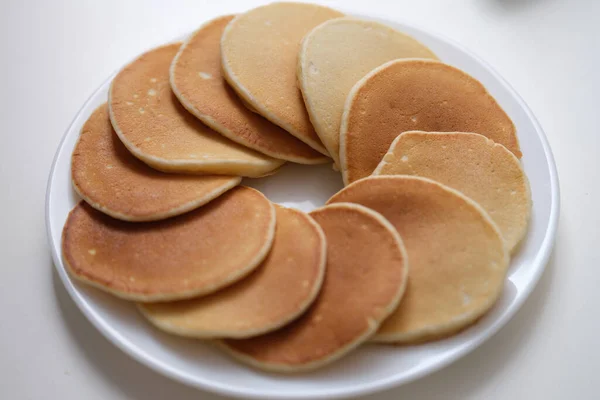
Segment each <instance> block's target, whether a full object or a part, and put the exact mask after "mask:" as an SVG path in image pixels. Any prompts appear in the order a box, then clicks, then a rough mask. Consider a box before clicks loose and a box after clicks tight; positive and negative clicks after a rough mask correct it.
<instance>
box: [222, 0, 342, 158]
mask: <svg viewBox="0 0 600 400" xmlns="http://www.w3.org/2000/svg"><path fill="white" fill-rule="evenodd" d="M341 16H343V14H342V13H340V12H338V11H335V10H332V9H330V8H327V7H322V6H318V5H315V4H301V3H272V4H269V5H266V6H262V7H258V8H255V9H253V10H250V11H248V12H246V13H245V14H241V15H239V16H237V17H236V18H235V19H233V21H231V22H230V23H229V25H227V27H226V28H225V31H224V32H223V36H222V38H221V61H222V68H223V75H224V76H225V79H227V82H229V84H230V85H231V87H233V89H234V90H235V91H236V92H237V94H238V95H239V96H240V97H241V98H242V99H243V100H244V101H245V102H246V103H248V104H249V105H250V107H251V109H253V110H254V111H256V112H257V113H259V114H260V115H262V116H263V117H265V118H267V119H268V120H270V121H271V122H273V123H274V124H276V125H279V126H280V127H282V128H283V129H285V130H286V131H288V132H289V133H291V134H292V135H294V136H295V137H297V138H298V139H300V140H301V141H303V142H304V143H306V144H308V145H309V146H310V147H312V148H313V149H315V150H317V151H319V152H321V153H323V154H326V155H327V154H328V153H327V150H326V149H325V147H324V146H323V144H322V143H321V141H320V140H319V137H318V136H317V134H316V133H315V130H314V128H313V126H312V125H311V123H310V119H309V117H308V114H307V112H306V109H305V108H304V101H303V100H302V94H301V93H300V89H298V87H297V85H296V64H297V58H298V49H299V48H300V42H301V41H302V38H303V37H304V36H305V35H306V34H307V33H308V32H310V31H311V30H312V29H313V28H314V27H315V26H317V25H319V24H321V23H322V22H325V21H327V20H329V19H332V18H337V17H341Z"/></svg>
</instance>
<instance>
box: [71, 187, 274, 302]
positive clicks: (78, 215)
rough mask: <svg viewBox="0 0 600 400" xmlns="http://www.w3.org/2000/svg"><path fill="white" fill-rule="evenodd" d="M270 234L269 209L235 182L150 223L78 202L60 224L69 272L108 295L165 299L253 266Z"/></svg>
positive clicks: (211, 287)
mask: <svg viewBox="0 0 600 400" xmlns="http://www.w3.org/2000/svg"><path fill="white" fill-rule="evenodd" d="M274 234H275V208H274V207H273V205H272V204H271V202H270V201H269V200H268V199H267V198H266V197H265V196H263V195H262V194H261V193H260V192H258V191H257V190H254V189H250V188H248V187H245V186H238V187H236V188H234V189H232V190H230V191H228V192H227V193H225V194H223V195H221V196H219V197H218V198H217V199H215V200H213V201H211V202H210V203H208V204H207V205H205V206H204V207H201V208H199V209H197V210H194V211H191V212H189V213H187V214H184V215H180V216H177V217H173V218H170V219H167V220H164V221H157V222H138V223H132V222H124V221H120V220H117V219H113V218H111V217H109V216H107V215H105V214H103V213H101V212H99V211H97V210H95V209H93V208H92V207H90V206H89V205H88V204H87V203H85V202H80V203H79V204H78V205H77V206H76V207H75V208H74V209H73V210H72V211H71V213H70V214H69V217H68V218H67V222H66V223H65V227H64V228H63V242H62V249H63V258H64V260H65V265H66V266H67V269H68V271H69V272H70V273H71V274H72V275H73V276H74V277H76V278H78V279H80V280H82V281H83V282H86V283H88V284H91V285H93V286H96V287H98V288H100V289H102V290H104V291H107V292H110V293H112V294H114V295H115V296H118V297H122V298H124V299H127V300H136V301H169V300H179V299H186V298H190V297H194V296H198V295H201V294H208V293H211V292H214V291H215V290H218V289H220V288H222V287H225V286H227V285H230V284H232V283H234V282H236V281H238V280H240V279H241V278H243V277H245V276H246V275H247V274H249V273H250V272H251V271H253V270H254V269H255V268H256V267H258V266H259V264H260V263H261V262H262V261H263V260H264V259H265V257H266V256H267V253H268V252H269V250H270V248H271V245H272V243H273V237H274Z"/></svg>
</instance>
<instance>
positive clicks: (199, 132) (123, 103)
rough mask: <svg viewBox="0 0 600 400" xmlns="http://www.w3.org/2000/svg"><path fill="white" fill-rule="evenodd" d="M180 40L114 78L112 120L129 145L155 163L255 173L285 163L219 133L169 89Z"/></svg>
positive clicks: (140, 59)
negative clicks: (172, 64)
mask: <svg viewBox="0 0 600 400" xmlns="http://www.w3.org/2000/svg"><path fill="white" fill-rule="evenodd" d="M179 47H180V43H175V44H169V45H166V46H163V47H159V48H156V49H153V50H150V51H148V52H147V53H144V54H142V55H141V56H140V57H138V58H137V59H136V60H135V61H133V62H132V63H131V64H129V65H127V66H126V67H125V68H123V69H122V70H121V72H119V73H118V74H117V76H116V77H115V78H114V79H113V82H112V84H111V87H110V93H109V96H108V97H109V102H108V104H109V108H110V119H111V121H112V125H113V127H114V128H115V131H116V132H117V134H118V135H119V138H120V139H121V141H122V142H123V144H124V145H125V146H126V147H127V149H128V150H129V151H130V152H131V153H132V154H133V155H134V156H136V157H137V158H139V159H140V160H142V161H144V162H145V163H146V164H148V165H150V166H151V167H153V168H155V169H158V170H161V171H166V172H188V173H205V174H221V175H240V176H249V177H257V176H261V175H264V174H266V173H268V172H270V171H272V170H274V169H276V168H278V167H279V166H280V165H281V164H282V163H283V161H282V160H276V159H274V158H271V157H267V156H265V155H264V154H261V153H258V152H255V151H254V150H250V149H248V148H246V147H243V146H240V145H239V144H237V143H234V142H232V141H231V140H229V139H227V138H225V137H223V136H222V135H219V134H218V133H217V132H215V131H213V130H212V129H210V128H209V127H207V126H206V125H204V124H202V123H201V122H200V121H198V119H197V118H196V117H194V116H193V115H192V114H190V113H189V112H187V111H186V109H185V108H184V107H183V106H182V105H181V104H180V103H179V101H178V100H177V97H175V95H174V94H173V92H172V91H171V87H170V85H169V68H170V65H171V61H173V57H175V54H177V51H178V50H179Z"/></svg>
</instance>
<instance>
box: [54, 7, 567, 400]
mask: <svg viewBox="0 0 600 400" xmlns="http://www.w3.org/2000/svg"><path fill="white" fill-rule="evenodd" d="M348 14H349V15H354V16H357V17H359V18H364V19H371V20H376V21H378V22H381V23H384V24H387V25H391V26H393V25H402V26H405V27H408V28H409V29H413V30H415V31H420V32H423V33H424V34H426V35H429V36H431V37H433V38H435V39H436V40H439V41H441V42H445V43H446V44H449V45H451V46H452V47H455V48H456V49H458V50H460V51H461V52H463V53H465V54H466V55H468V56H470V57H471V58H472V59H473V60H475V61H476V62H477V63H479V64H480V65H481V66H482V67H484V68H485V69H486V70H487V72H489V73H490V74H491V75H492V76H493V77H494V78H495V79H496V80H497V81H498V83H500V84H501V85H502V86H504V88H505V89H506V90H507V91H508V92H509V94H510V95H511V96H512V97H513V99H514V100H515V101H516V102H517V103H518V105H519V106H520V107H521V109H522V110H523V111H524V113H525V115H526V116H527V118H528V119H529V120H530V121H531V123H532V125H533V127H534V129H535V131H536V134H537V136H538V137H539V139H540V142H541V144H542V148H543V151H544V154H545V156H546V159H547V167H548V172H549V177H550V192H551V205H550V215H549V221H548V228H547V229H546V232H545V234H544V238H543V240H542V243H541V245H540V248H539V250H538V251H537V254H536V255H535V258H534V259H533V260H532V261H531V264H533V265H537V266H538V267H537V269H536V270H535V272H534V274H533V276H532V278H531V284H530V285H528V286H527V287H526V288H524V290H523V295H522V296H521V297H520V298H519V299H518V300H516V301H515V303H514V305H513V307H512V308H510V309H509V310H508V311H507V312H506V314H505V315H503V316H501V317H500V318H498V319H497V320H496V321H494V324H493V326H492V327H491V330H490V332H489V333H488V334H487V335H482V336H480V337H477V338H475V339H473V341H472V342H471V343H470V344H469V345H468V346H465V347H464V348H462V349H460V350H458V351H456V352H455V353H453V354H451V355H449V356H447V357H446V358H445V359H443V360H441V361H439V362H437V363H435V364H434V365H431V366H428V367H425V368H423V369H421V370H419V371H416V372H414V373H412V374H409V375H405V376H403V377H398V376H397V375H396V376H390V377H386V378H383V379H379V380H374V381H372V382H369V383H365V384H361V386H360V387H352V386H351V387H349V388H344V389H334V390H322V389H319V392H314V393H310V394H306V393H303V394H290V393H281V394H275V393H272V392H260V391H257V390H254V389H239V388H236V387H235V386H226V385H223V384H219V383H214V382H211V381H210V380H208V379H205V378H202V377H198V376H193V377H192V376H190V375H189V374H185V373H182V372H181V371H178V370H175V369H173V368H171V367H170V366H169V365H166V364H164V363H162V362H160V361H157V360H155V359H154V358H153V357H152V356H149V355H148V354H147V353H146V352H145V351H144V350H143V349H141V348H139V347H138V346H137V345H136V344H134V343H132V342H131V341H129V340H128V339H127V338H125V337H124V336H123V335H121V334H120V333H119V331H118V330H116V329H114V328H113V327H111V326H109V325H108V324H106V323H105V322H104V321H103V320H102V318H101V317H100V316H99V315H98V314H97V312H96V311H95V310H94V309H93V308H92V307H91V306H90V304H89V303H88V301H87V300H86V299H84V298H83V297H82V296H81V295H80V294H79V293H78V292H77V291H76V290H75V288H74V285H73V283H72V281H71V280H70V278H69V277H68V275H67V272H66V270H65V269H64V268H61V267H60V266H61V264H62V258H61V256H60V254H59V253H58V252H57V251H55V249H56V248H57V246H56V242H55V241H54V239H53V237H52V230H51V221H50V219H51V218H50V205H51V199H50V193H51V192H52V184H53V181H54V179H53V178H54V175H55V169H56V165H57V162H58V159H59V156H60V155H61V154H62V151H63V147H64V144H65V141H66V139H67V136H68V134H69V132H70V131H71V130H72V128H73V126H74V125H75V124H76V123H77V121H78V120H79V119H80V118H81V117H82V115H83V110H84V109H86V108H87V107H88V105H89V104H90V103H91V102H92V100H93V99H94V98H95V97H96V95H97V94H98V92H100V91H101V90H102V88H104V87H105V86H106V85H107V84H108V83H109V82H110V81H111V80H112V78H113V77H114V76H115V75H116V74H117V73H118V71H119V70H120V68H119V69H117V70H115V71H113V72H112V73H111V74H110V75H109V76H108V78H107V79H105V80H104V81H103V82H102V83H101V84H100V85H99V86H98V87H97V88H96V89H95V90H94V91H93V92H92V93H91V95H90V96H89V97H88V98H87V99H86V101H85V102H84V103H83V105H82V106H81V107H80V108H79V110H78V111H77V114H76V115H75V117H74V118H73V119H72V121H71V123H70V124H69V126H68V127H67V129H66V130H65V132H64V133H63V135H62V138H61V140H60V142H59V144H58V147H57V149H56V153H55V155H54V158H53V160H52V166H51V168H50V173H49V175H48V182H47V186H46V195H45V224H46V236H47V239H48V244H49V246H50V251H51V253H52V260H53V264H54V267H55V269H56V272H57V273H58V276H59V277H60V279H61V282H62V284H63V286H64V287H65V289H66V290H67V293H68V294H69V296H70V297H71V299H72V300H73V301H74V302H75V304H76V305H77V307H78V308H79V310H80V311H81V312H82V314H83V315H84V316H85V317H86V318H87V320H88V321H90V322H91V323H92V325H93V326H94V327H95V328H96V329H97V330H98V331H100V333H101V334H102V335H103V336H104V337H105V338H106V339H108V341H109V342H111V343H112V344H113V345H115V346H116V347H117V348H119V349H120V350H121V351H123V352H124V353H125V354H127V355H128V356H130V357H131V358H133V359H134V360H135V361H137V362H139V363H140V364H142V365H143V366H145V367H148V368H150V369H152V370H153V371H155V372H156V373H159V374H161V375H164V376H166V377H168V378H170V379H172V380H174V381H177V382H180V383H183V384H186V385H187V386H191V387H194V388H197V389H202V390H206V391H209V392H212V393H215V394H219V395H226V396H234V397H238V398H253V399H290V400H291V399H300V398H313V399H333V398H346V397H349V396H363V395H368V394H372V393H375V392H379V391H383V390H387V389H391V388H393V387H398V386H401V385H404V384H407V383H410V382H413V381H415V380H417V379H420V378H423V377H425V376H427V375H430V374H432V373H433V372H436V371H439V370H441V369H442V368H445V367H446V366H448V365H450V364H452V363H454V362H456V361H457V360H459V359H460V358H462V357H464V356H466V355H467V354H469V353H471V352H472V351H474V350H475V349H477V348H478V347H479V346H481V345H482V344H483V343H484V342H486V341H488V340H489V339H491V338H492V337H494V336H495V335H496V334H497V333H498V331H499V330H500V329H502V328H503V327H504V326H505V325H506V324H507V323H508V321H510V320H511V319H512V318H513V317H514V315H515V314H516V313H517V312H518V311H519V310H520V309H521V307H522V306H523V304H524V303H525V301H526V300H527V299H528V298H529V296H530V295H531V292H532V291H533V290H534V289H535V288H536V287H537V285H538V282H539V280H540V278H541V276H542V274H543V273H544V271H545V270H546V266H547V264H548V261H549V259H550V256H551V254H552V249H553V247H554V242H555V238H556V232H557V228H558V220H559V215H560V185H559V179H558V171H557V167H556V162H555V159H554V155H553V153H552V149H551V148H550V144H549V142H548V138H547V137H546V134H545V132H544V130H543V128H542V126H541V125H540V123H539V121H538V120H537V118H536V116H535V115H534V113H533V112H532V111H531V109H530V108H529V106H528V105H527V103H526V102H525V100H523V98H522V97H521V96H520V95H519V93H518V92H517V91H516V90H515V89H514V88H513V87H512V86H511V85H510V83H508V82H507V81H506V80H505V79H504V78H503V77H502V76H501V75H500V74H499V73H498V72H497V71H496V70H495V69H494V68H493V67H492V66H491V65H490V64H489V63H488V62H487V61H485V60H484V59H482V58H481V57H479V56H478V55H477V54H476V53H474V52H473V51H471V50H469V49H468V48H466V47H465V46H463V45H462V44H460V43H459V42H457V41H455V40H454V39H452V38H449V37H447V36H445V35H444V34H441V33H438V32H436V31H432V30H430V29H427V28H423V27H421V26H419V25H416V24H412V23H408V22H405V21H404V20H402V19H398V20H392V19H388V18H387V17H381V16H380V15H376V14H372V15H364V14H362V13H361V14H358V13H354V12H348ZM174 41H175V40H171V41H167V42H166V43H170V42H174ZM149 48H152V47H149Z"/></svg>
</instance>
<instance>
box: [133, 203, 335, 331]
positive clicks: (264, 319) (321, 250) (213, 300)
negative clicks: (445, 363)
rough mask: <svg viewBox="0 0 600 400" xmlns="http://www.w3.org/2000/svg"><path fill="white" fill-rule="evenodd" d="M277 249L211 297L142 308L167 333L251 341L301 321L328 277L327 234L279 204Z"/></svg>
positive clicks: (305, 218)
mask: <svg viewBox="0 0 600 400" xmlns="http://www.w3.org/2000/svg"><path fill="white" fill-rule="evenodd" d="M276 212H277V227H276V229H275V240H274V242H273V247H272V248H271V251H270V253H269V255H268V256H267V258H266V259H265V261H264V262H263V263H262V264H261V266H260V267H258V268H257V269H256V270H255V271H254V272H252V274H250V275H249V276H248V277H246V278H244V279H243V280H242V281H240V282H237V283H235V284H233V285H231V286H229V287H227V288H225V289H223V290H220V291H218V292H216V293H214V294H212V295H209V296H205V297H200V298H196V299H191V300H183V301H178V302H172V303H155V304H145V305H142V311H143V312H144V314H145V315H146V317H148V318H149V319H150V321H152V322H153V323H154V324H156V325H157V326H158V327H160V328H162V329H165V330H166V331H169V332H173V333H177V334H182V335H186V336H194V337H248V336H254V335H258V334H261V333H265V332H267V331H271V330H274V329H276V328H279V327H280V326H282V325H284V324H285V323H287V322H289V321H290V320H292V319H293V318H296V317H297V316H298V315H299V314H300V313H302V312H303V311H304V310H306V308H307V307H308V306H309V305H310V304H311V303H312V302H313V301H314V299H315V297H316V296H317V294H318V292H319V289H320V287H321V284H322V282H323V275H324V273H325V253H326V243H325V236H324V234H323V231H322V230H321V228H320V227H319V226H318V225H317V224H316V222H314V220H313V219H312V218H311V217H309V216H308V215H307V214H304V213H303V212H301V211H297V210H293V209H289V208H284V207H280V206H276Z"/></svg>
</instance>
